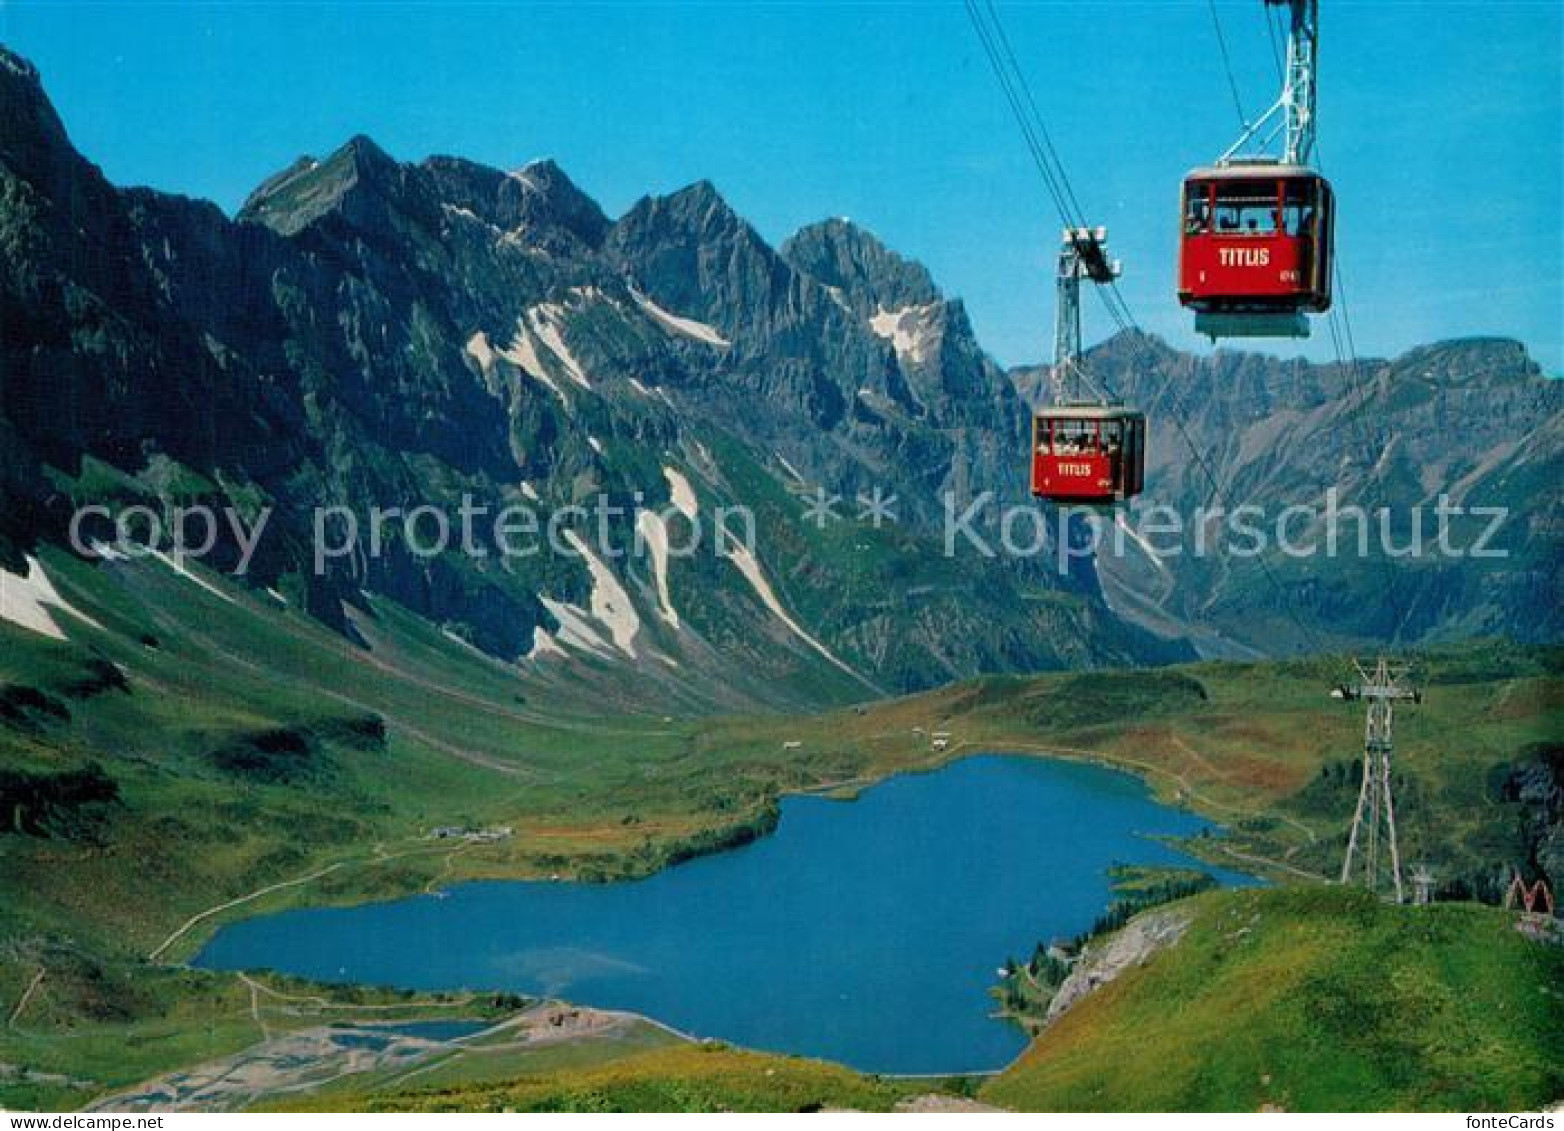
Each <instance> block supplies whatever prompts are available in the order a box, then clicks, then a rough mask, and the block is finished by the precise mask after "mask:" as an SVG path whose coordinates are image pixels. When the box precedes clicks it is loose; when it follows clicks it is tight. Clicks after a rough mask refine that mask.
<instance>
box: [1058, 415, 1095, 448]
mask: <svg viewBox="0 0 1564 1131" xmlns="http://www.w3.org/2000/svg"><path fill="white" fill-rule="evenodd" d="M1050 440H1051V442H1052V451H1051V454H1053V455H1056V456H1085V455H1095V454H1096V453H1097V423H1096V421H1093V420H1055V421H1053V422H1052V429H1051V436H1050Z"/></svg>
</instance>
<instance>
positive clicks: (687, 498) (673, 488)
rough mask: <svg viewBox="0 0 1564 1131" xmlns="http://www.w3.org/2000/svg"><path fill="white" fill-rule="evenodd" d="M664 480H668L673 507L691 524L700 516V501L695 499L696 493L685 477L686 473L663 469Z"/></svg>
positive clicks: (669, 468)
mask: <svg viewBox="0 0 1564 1131" xmlns="http://www.w3.org/2000/svg"><path fill="white" fill-rule="evenodd" d="M663 478H664V479H666V480H668V494H669V496H670V497H671V498H672V499H673V505H674V506H675V507H677V508H678V510H679V513H680V514H682V515H683V516H684V517H685V518H687V519H689V520H690V521H691V522H694V521H695V516H696V515H698V514H700V509H701V506H700V501H699V500H697V499H696V497H695V491H694V489H693V488H692V487H691V486H690V481H689V480H688V479H686V478H685V477H684V473H683V472H681V471H677V470H675V469H674V468H671V467H665V468H663Z"/></svg>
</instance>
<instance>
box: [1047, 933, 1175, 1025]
mask: <svg viewBox="0 0 1564 1131" xmlns="http://www.w3.org/2000/svg"><path fill="white" fill-rule="evenodd" d="M1189 923H1190V915H1189V912H1188V911H1181V910H1178V909H1177V908H1166V909H1162V910H1156V911H1147V912H1145V913H1143V914H1141V915H1137V916H1136V917H1135V918H1133V919H1131V920H1130V921H1129V922H1128V923H1126V924H1125V925H1124V926H1123V927H1121V928H1120V929H1119V930H1118V931H1116V932H1114V933H1113V934H1112V935H1110V936H1108V938H1107V939H1105V940H1101V941H1098V942H1094V943H1092V944H1090V945H1089V946H1088V947H1087V948H1086V950H1084V951H1083V952H1082V953H1081V955H1080V957H1079V958H1077V959H1076V960H1075V964H1074V966H1073V967H1072V968H1071V970H1070V973H1069V975H1068V976H1067V977H1066V978H1065V980H1064V982H1063V983H1061V984H1060V986H1059V988H1058V990H1056V991H1055V992H1054V996H1053V999H1052V1000H1051V1001H1050V1002H1049V1003H1048V1016H1047V1019H1046V1020H1045V1022H1044V1024H1046V1025H1051V1024H1053V1022H1054V1021H1055V1020H1057V1019H1058V1017H1059V1016H1060V1015H1061V1014H1062V1013H1064V1012H1065V1011H1066V1010H1068V1009H1069V1008H1070V1007H1071V1006H1073V1005H1075V1003H1076V1002H1078V1001H1080V1000H1081V999H1082V998H1083V997H1085V996H1086V995H1087V994H1089V993H1091V992H1092V991H1093V990H1096V989H1098V988H1099V987H1101V986H1105V985H1107V984H1108V983H1109V982H1111V981H1113V980H1114V979H1115V978H1117V977H1119V976H1120V975H1121V974H1123V973H1124V972H1125V971H1127V970H1131V969H1134V968H1135V967H1137V966H1143V965H1145V964H1146V962H1148V961H1149V960H1150V959H1151V957H1152V956H1153V955H1155V954H1156V953H1157V952H1158V951H1160V950H1162V949H1164V948H1166V947H1170V946H1172V945H1174V944H1175V943H1177V942H1178V940H1179V939H1180V938H1182V937H1183V935H1184V932H1185V931H1186V930H1188V929H1189Z"/></svg>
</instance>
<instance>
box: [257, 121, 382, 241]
mask: <svg viewBox="0 0 1564 1131" xmlns="http://www.w3.org/2000/svg"><path fill="white" fill-rule="evenodd" d="M405 173H406V170H405V169H404V168H403V166H401V165H400V164H398V163H397V161H396V160H395V158H393V157H392V156H391V155H390V154H388V153H387V152H386V151H385V150H384V149H381V148H380V146H379V145H377V144H376V143H375V142H374V140H373V139H371V138H369V137H367V136H365V135H363V134H358V135H356V136H354V137H352V138H350V139H349V140H348V141H347V142H346V143H345V144H343V145H342V146H341V147H340V148H338V149H337V150H336V151H335V152H333V153H332V154H331V156H330V157H327V158H326V159H325V160H324V161H317V160H315V159H314V158H312V157H301V158H299V159H298V160H296V161H295V162H294V163H293V164H292V165H290V166H288V168H287V169H285V170H283V171H282V172H281V173H278V174H276V175H275V176H272V177H269V178H267V179H266V180H265V181H263V182H262V183H261V184H260V186H259V187H258V188H256V190H255V191H254V192H253V193H251V194H250V196H249V198H248V199H247V200H246V201H245V202H244V204H243V206H241V207H240V209H239V216H238V218H239V219H240V220H241V221H248V222H250V223H257V224H264V225H266V226H267V227H269V228H271V229H273V230H274V231H276V232H277V233H278V234H279V235H284V236H291V235H295V234H297V233H299V232H301V231H303V230H304V229H305V228H307V227H309V226H310V225H311V224H313V223H314V222H315V221H317V220H319V219H321V218H322V217H324V216H327V215H329V214H332V213H340V212H342V211H344V209H349V206H350V205H351V204H358V205H360V206H362V205H363V204H364V203H366V198H368V197H376V198H384V197H387V196H391V195H395V194H396V193H397V191H398V190H399V188H400V186H401V185H402V184H403V183H404V182H405ZM351 210H352V211H357V212H359V213H360V214H362V212H363V208H362V207H359V208H357V209H351Z"/></svg>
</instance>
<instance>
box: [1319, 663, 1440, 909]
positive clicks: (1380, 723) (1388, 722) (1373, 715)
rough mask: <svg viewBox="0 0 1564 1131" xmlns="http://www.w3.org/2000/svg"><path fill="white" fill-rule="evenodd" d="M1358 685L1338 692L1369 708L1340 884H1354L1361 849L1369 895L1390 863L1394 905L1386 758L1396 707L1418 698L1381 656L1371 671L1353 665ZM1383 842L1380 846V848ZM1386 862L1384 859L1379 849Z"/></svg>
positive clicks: (1396, 871)
mask: <svg viewBox="0 0 1564 1131" xmlns="http://www.w3.org/2000/svg"><path fill="white" fill-rule="evenodd" d="M1353 666H1354V667H1356V668H1357V670H1358V682H1357V683H1354V684H1346V685H1344V686H1342V687H1340V688H1338V689H1337V691H1336V694H1337V697H1338V698H1341V699H1361V700H1363V701H1364V702H1365V703H1367V704H1368V718H1367V721H1366V722H1365V724H1364V728H1363V784H1362V786H1361V787H1360V788H1359V790H1358V807H1357V811H1356V812H1355V813H1354V814H1353V816H1352V832H1351V834H1350V835H1349V836H1348V837H1347V855H1346V858H1345V859H1344V860H1343V861H1342V862H1341V882H1342V883H1344V884H1346V883H1351V882H1353V879H1354V875H1355V873H1354V871H1353V865H1354V861H1355V858H1358V857H1359V851H1360V849H1361V862H1360V869H1359V871H1358V873H1356V875H1358V876H1360V877H1361V879H1362V882H1363V886H1364V887H1366V888H1368V889H1369V890H1370V891H1373V892H1377V891H1379V890H1380V882H1381V880H1380V873H1381V866H1382V863H1388V865H1389V872H1390V882H1391V886H1392V889H1393V891H1394V893H1395V899H1396V902H1397V903H1401V902H1402V901H1403V900H1404V899H1405V891H1404V889H1403V887H1402V884H1401V849H1400V846H1399V845H1398V844H1397V843H1396V807H1395V802H1394V800H1393V799H1392V797H1391V792H1390V756H1391V753H1392V752H1393V751H1394V749H1395V738H1394V723H1395V706H1396V704H1397V703H1405V702H1411V703H1420V702H1422V694H1421V693H1420V692H1419V691H1417V689H1416V688H1413V687H1412V686H1410V685H1409V684H1408V683H1407V668H1406V667H1405V666H1401V665H1392V664H1391V663H1390V661H1389V660H1387V659H1386V658H1385V657H1383V656H1381V657H1380V658H1379V659H1378V660H1377V661H1375V664H1374V670H1373V671H1372V672H1370V671H1369V670H1368V669H1367V668H1365V667H1364V666H1363V664H1362V663H1360V662H1359V661H1357V660H1354V661H1353ZM1382 842H1383V844H1382ZM1382 847H1383V848H1384V849H1385V850H1386V852H1387V856H1388V859H1384V860H1382V858H1381V848H1382Z"/></svg>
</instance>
